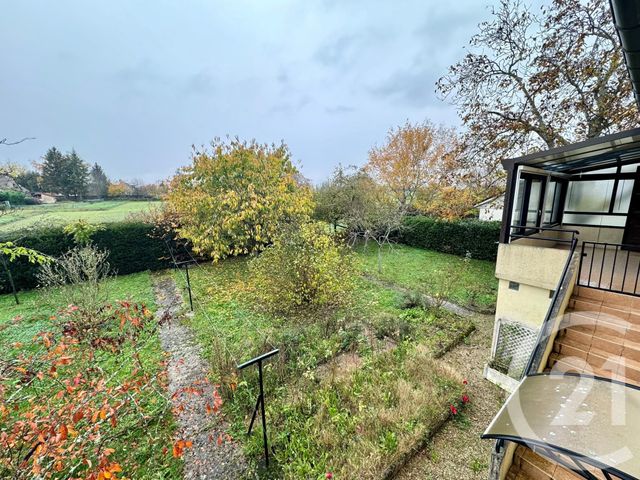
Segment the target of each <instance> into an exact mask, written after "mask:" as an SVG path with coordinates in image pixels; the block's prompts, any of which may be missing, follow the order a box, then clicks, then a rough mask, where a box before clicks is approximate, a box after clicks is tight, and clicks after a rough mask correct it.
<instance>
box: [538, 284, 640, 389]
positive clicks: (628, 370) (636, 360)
mask: <svg viewBox="0 0 640 480" xmlns="http://www.w3.org/2000/svg"><path fill="white" fill-rule="evenodd" d="M547 367H548V369H552V370H556V371H560V372H578V373H590V374H593V375H598V376H602V377H606V378H613V379H616V380H621V381H624V382H627V383H632V384H635V385H640V298H637V297H632V296H630V295H622V294H619V293H612V292H605V291H602V290H596V289H593V288H586V287H577V288H576V292H574V295H573V297H572V298H571V300H570V301H569V308H568V309H567V312H566V313H565V317H564V318H563V320H562V323H561V324H560V330H559V332H558V335H557V337H556V339H555V342H554V346H553V353H552V354H551V356H550V358H549V363H548V365H547Z"/></svg>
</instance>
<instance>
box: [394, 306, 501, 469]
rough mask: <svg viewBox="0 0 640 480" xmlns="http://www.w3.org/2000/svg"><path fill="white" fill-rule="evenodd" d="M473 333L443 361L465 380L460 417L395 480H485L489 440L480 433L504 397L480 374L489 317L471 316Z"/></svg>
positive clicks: (486, 349) (490, 327) (487, 347)
mask: <svg viewBox="0 0 640 480" xmlns="http://www.w3.org/2000/svg"><path fill="white" fill-rule="evenodd" d="M474 322H475V323H476V330H475V332H474V333H473V334H472V335H471V336H470V337H469V338H468V339H467V341H466V342H464V343H462V344H460V345H459V346H458V347H456V348H454V349H452V350H451V351H450V352H449V353H447V354H446V355H444V357H442V360H443V361H445V362H446V363H448V364H449V365H451V366H452V367H454V368H455V369H456V370H457V371H458V372H459V373H460V374H461V375H463V376H464V377H465V378H466V379H467V380H468V382H469V385H468V392H469V396H470V398H471V402H470V404H469V406H468V407H467V408H466V409H465V411H464V414H463V415H464V416H463V417H460V418H459V419H454V420H450V421H449V422H447V424H446V425H445V427H444V428H443V429H442V430H441V431H440V432H438V433H437V434H436V435H435V437H434V438H433V440H432V442H431V444H430V445H429V446H428V447H427V448H425V449H424V450H423V451H422V452H420V453H419V454H418V455H416V456H415V457H414V458H413V459H411V460H410V461H409V462H408V463H407V465H405V467H404V468H403V469H402V470H401V471H400V472H399V473H398V475H396V477H395V479H396V480H418V479H420V480H430V479H432V480H462V479H464V480H468V479H476V480H484V479H486V478H487V475H488V468H489V461H490V456H491V448H492V447H493V442H491V441H487V440H481V439H480V434H481V433H482V432H483V431H484V429H485V428H486V427H487V425H488V424H489V422H490V421H491V420H492V419H493V417H494V415H495V414H496V413H497V411H498V410H499V408H500V407H501V406H502V403H503V401H504V399H505V394H504V392H503V391H502V390H501V389H500V388H498V387H497V386H495V385H494V384H492V383H491V382H489V381H488V380H485V379H484V377H483V369H484V365H485V364H486V363H487V361H488V359H489V353H490V350H491V336H492V333H493V316H489V315H475V316H474Z"/></svg>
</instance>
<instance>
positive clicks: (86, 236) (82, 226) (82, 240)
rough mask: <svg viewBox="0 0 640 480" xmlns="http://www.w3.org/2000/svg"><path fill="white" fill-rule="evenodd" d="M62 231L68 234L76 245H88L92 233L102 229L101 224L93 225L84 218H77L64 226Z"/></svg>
mask: <svg viewBox="0 0 640 480" xmlns="http://www.w3.org/2000/svg"><path fill="white" fill-rule="evenodd" d="M63 230H64V233H66V234H67V235H70V236H71V238H73V241H74V242H75V243H76V245H88V244H89V242H91V237H92V236H93V234H94V233H96V232H99V231H100V230H104V227H103V226H102V225H94V224H91V223H89V222H87V221H86V220H82V219H80V220H78V221H76V222H73V223H70V224H68V225H67V226H65V227H64V229H63Z"/></svg>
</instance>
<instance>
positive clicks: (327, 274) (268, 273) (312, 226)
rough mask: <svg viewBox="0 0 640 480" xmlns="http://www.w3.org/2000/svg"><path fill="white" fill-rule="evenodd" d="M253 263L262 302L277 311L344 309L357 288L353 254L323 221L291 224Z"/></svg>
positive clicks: (255, 280)
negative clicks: (355, 287)
mask: <svg viewBox="0 0 640 480" xmlns="http://www.w3.org/2000/svg"><path fill="white" fill-rule="evenodd" d="M250 268H251V272H252V274H253V279H254V283H255V286H256V290H257V292H258V294H259V296H260V302H261V303H262V304H263V305H264V307H265V308H266V309H267V310H269V311H271V312H274V313H292V312H296V311H300V310H306V311H309V310H317V309H324V310H327V309H329V310H332V309H335V308H339V307H341V306H343V305H345V304H347V303H348V301H349V297H350V293H351V291H352V290H353V288H354V267H353V258H352V256H351V254H349V253H347V252H346V251H345V250H343V249H342V248H341V247H340V246H339V245H338V244H337V243H336V242H335V240H334V237H333V236H331V235H330V234H328V233H327V231H326V228H325V226H324V225H322V224H319V223H306V224H303V225H301V226H300V227H299V228H294V227H289V228H287V229H286V230H285V231H284V232H283V233H282V234H281V235H280V236H278V237H277V238H276V240H275V241H274V244H273V245H272V246H270V247H268V248H267V249H266V250H264V252H262V253H261V254H260V256H258V257H257V258H255V259H254V260H252V261H251V263H250Z"/></svg>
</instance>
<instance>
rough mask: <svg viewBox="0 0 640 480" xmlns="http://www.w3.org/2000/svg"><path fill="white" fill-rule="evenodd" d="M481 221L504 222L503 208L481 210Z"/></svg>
mask: <svg viewBox="0 0 640 480" xmlns="http://www.w3.org/2000/svg"><path fill="white" fill-rule="evenodd" d="M479 219H480V220H482V221H483V222H493V221H498V222H499V221H501V220H502V208H481V209H480V216H479Z"/></svg>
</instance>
